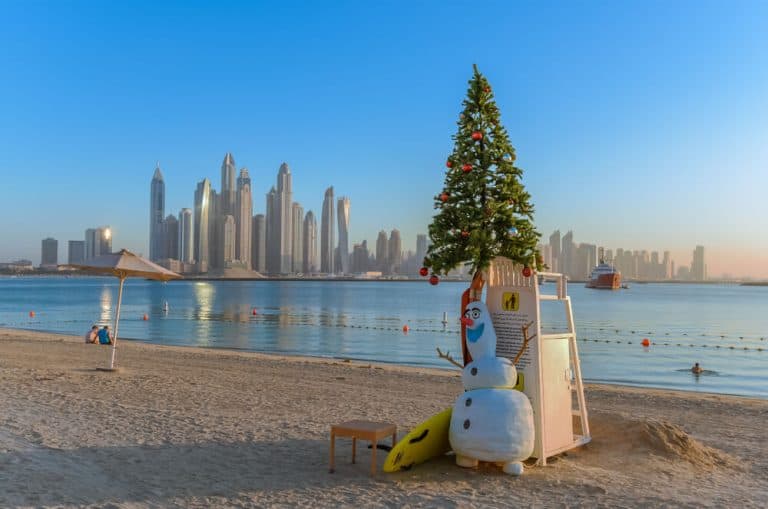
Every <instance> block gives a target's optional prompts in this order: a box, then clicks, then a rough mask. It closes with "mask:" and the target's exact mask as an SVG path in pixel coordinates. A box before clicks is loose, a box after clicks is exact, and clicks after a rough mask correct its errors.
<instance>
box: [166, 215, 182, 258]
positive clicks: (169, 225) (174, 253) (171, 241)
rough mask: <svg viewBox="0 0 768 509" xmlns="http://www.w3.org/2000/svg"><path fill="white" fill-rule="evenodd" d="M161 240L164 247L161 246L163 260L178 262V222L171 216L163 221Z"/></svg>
mask: <svg viewBox="0 0 768 509" xmlns="http://www.w3.org/2000/svg"><path fill="white" fill-rule="evenodd" d="M163 240H164V241H165V245H164V246H163V254H164V255H165V258H170V259H171V260H178V259H179V258H180V256H179V220H178V219H176V216H174V215H173V214H168V217H166V218H165V220H164V221H163Z"/></svg>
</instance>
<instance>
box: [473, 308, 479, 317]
mask: <svg viewBox="0 0 768 509" xmlns="http://www.w3.org/2000/svg"><path fill="white" fill-rule="evenodd" d="M472 318H475V319H477V318H480V311H478V310H477V309H475V310H474V311H472Z"/></svg>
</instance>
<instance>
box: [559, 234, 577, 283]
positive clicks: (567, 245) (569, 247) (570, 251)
mask: <svg viewBox="0 0 768 509" xmlns="http://www.w3.org/2000/svg"><path fill="white" fill-rule="evenodd" d="M556 233H559V231H558V232H556ZM557 261H558V270H559V271H560V272H561V273H563V274H565V275H566V276H571V277H572V276H573V268H574V265H575V261H576V246H575V245H574V243H573V232H572V231H569V232H568V233H566V234H565V235H563V238H562V242H561V246H560V256H559V257H558V258H557Z"/></svg>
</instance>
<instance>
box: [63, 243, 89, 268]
mask: <svg viewBox="0 0 768 509" xmlns="http://www.w3.org/2000/svg"><path fill="white" fill-rule="evenodd" d="M84 261H85V241H84V240H70V241H69V251H68V253H67V263H83V262H84Z"/></svg>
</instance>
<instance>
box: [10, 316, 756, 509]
mask: <svg viewBox="0 0 768 509" xmlns="http://www.w3.org/2000/svg"><path fill="white" fill-rule="evenodd" d="M107 350H108V349H107V348H105V347H100V346H96V345H86V344H84V343H82V340H81V339H80V338H79V337H71V336H58V335H51V334H43V333H35V332H27V331H18V330H9V329H0V506H2V507H13V506H35V507H39V506H86V507H88V506H93V507H105V506H107V507H166V506H178V507H210V506H216V507H222V506H224V507H226V506H235V507H265V506H277V507H289V506H309V507H403V506H405V507H506V506H525V507H552V506H554V507H563V506H588V507H595V506H610V507H637V506H644V507H646V506H675V507H686V506H689V507H701V506H712V507H766V506H768V447H767V446H766V440H765V437H766V428H765V426H766V417H768V401H765V400H756V399H747V398H739V397H733V396H721V395H706V394H704V395H702V394H694V393H683V392H673V391H663V390H649V389H637V388H628V387H619V386H597V385H588V386H587V395H586V396H587V403H588V408H589V411H590V423H591V426H592V434H593V437H594V438H593V442H592V443H591V444H589V445H587V446H585V447H583V448H580V449H577V450H573V451H570V452H568V453H567V454H564V455H562V456H560V457H558V458H556V459H553V460H552V461H551V463H550V464H549V465H548V466H546V467H537V466H529V467H528V468H527V470H526V473H525V474H524V475H523V476H522V477H521V478H512V477H510V476H507V475H504V474H502V473H501V472H500V470H499V469H498V468H496V467H493V466H490V465H481V467H480V468H479V469H478V470H464V469H460V468H458V467H456V466H455V465H454V464H453V458H452V457H450V456H446V457H443V458H440V459H437V460H434V461H431V462H429V463H426V464H424V465H420V466H418V467H414V468H413V469H412V470H410V471H407V472H398V473H396V474H384V473H381V471H379V474H378V475H377V477H376V478H371V477H370V476H369V470H368V466H369V461H370V450H367V449H361V450H360V451H359V453H358V455H359V461H358V463H357V464H354V465H353V464H351V463H350V458H351V442H350V441H348V440H340V441H339V442H338V443H337V456H336V457H337V468H336V472H335V473H334V474H329V473H328V437H329V428H330V426H331V424H334V423H338V422H342V421H345V420H349V419H370V420H383V421H391V422H393V423H395V424H397V426H398V431H399V433H400V435H401V436H402V435H403V434H404V433H405V432H407V431H408V429H409V428H410V427H412V426H413V425H416V424H418V423H419V422H421V421H422V420H424V419H425V418H427V417H429V416H430V415H432V414H434V413H436V412H438V411H440V410H443V409H445V408H447V407H448V406H450V405H451V404H452V403H453V401H454V399H455V398H456V396H457V395H458V394H460V392H461V391H462V386H461V382H460V379H459V377H458V371H450V370H445V371H443V370H426V369H414V368H405V367H396V366H382V365H375V364H374V365H371V364H368V363H359V362H357V363H356V362H344V361H342V360H328V359H310V358H286V357H279V356H271V355H262V354H254V353H243V352H232V351H221V350H205V349H197V348H174V347H162V346H154V345H147V344H141V343H136V342H130V341H124V342H122V343H120V348H119V350H118V365H119V366H120V371H119V372H117V373H105V372H99V371H96V370H95V368H96V367H97V366H104V365H105V364H106V359H107V354H108V351H107ZM385 456H386V454H385V453H380V454H379V457H378V459H379V465H381V464H382V463H383V461H384V457H385Z"/></svg>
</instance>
